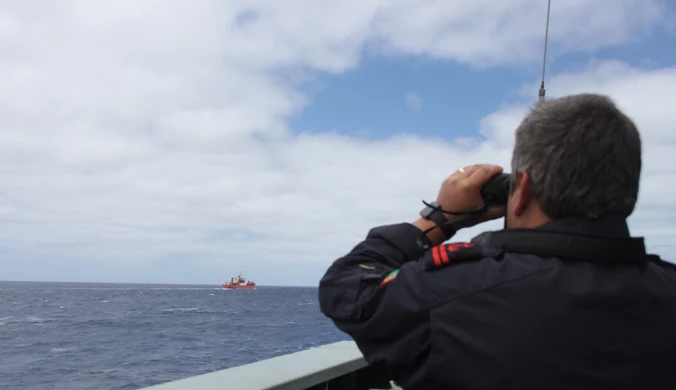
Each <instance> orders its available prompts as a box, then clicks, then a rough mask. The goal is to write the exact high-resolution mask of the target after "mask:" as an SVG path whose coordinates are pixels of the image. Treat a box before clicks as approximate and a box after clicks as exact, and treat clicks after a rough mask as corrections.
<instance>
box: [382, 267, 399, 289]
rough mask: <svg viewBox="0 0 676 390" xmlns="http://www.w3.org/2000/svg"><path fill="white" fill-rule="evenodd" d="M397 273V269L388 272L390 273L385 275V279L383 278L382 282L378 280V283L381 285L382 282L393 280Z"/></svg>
mask: <svg viewBox="0 0 676 390" xmlns="http://www.w3.org/2000/svg"><path fill="white" fill-rule="evenodd" d="M398 273H399V270H398V269H395V270H394V271H392V272H390V274H389V275H387V276H386V277H385V279H383V281H382V282H380V285H381V286H382V285H384V284H387V283H389V282H391V281H393V280H394V279H396V278H397V274H398Z"/></svg>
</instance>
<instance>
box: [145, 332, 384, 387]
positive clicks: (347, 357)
mask: <svg viewBox="0 0 676 390" xmlns="http://www.w3.org/2000/svg"><path fill="white" fill-rule="evenodd" d="M389 388H390V383H389V380H388V375H387V371H386V370H385V369H384V367H382V366H369V365H368V364H367V363H366V361H365V360H364V358H363V356H362V354H361V352H360V351H359V349H358V348H357V346H356V344H355V343H354V342H351V341H341V342H338V343H334V344H328V345H324V346H321V347H317V348H311V349H308V350H305V351H300V352H296V353H292V354H288V355H282V356H278V357H274V358H271V359H265V360H261V361H258V362H256V363H251V364H247V365H243V366H238V367H232V368H228V369H225V370H221V371H215V372H211V373H208V374H203V375H198V376H194V377H190V378H186V379H179V380H176V381H173V382H167V383H163V384H159V385H155V386H151V387H147V388H145V390H188V389H191V390H192V389H196V390H197V389H198V390H216V389H219V390H220V389H236V390H263V389H274V390H300V389H312V390H314V389H352V390H361V389H364V390H366V389H389Z"/></svg>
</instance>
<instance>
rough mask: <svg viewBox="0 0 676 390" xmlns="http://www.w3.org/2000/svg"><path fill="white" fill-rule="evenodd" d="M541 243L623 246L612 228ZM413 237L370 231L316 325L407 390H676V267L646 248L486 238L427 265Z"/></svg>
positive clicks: (619, 228)
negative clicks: (595, 252) (512, 244)
mask: <svg viewBox="0 0 676 390" xmlns="http://www.w3.org/2000/svg"><path fill="white" fill-rule="evenodd" d="M534 230H537V231H543V230H545V231H554V232H562V233H576V234H594V235H604V236H611V237H618V238H629V231H628V229H627V225H626V222H625V220H624V219H621V218H620V219H618V218H612V217H609V218H606V219H601V220H597V221H589V220H582V219H576V218H573V219H565V220H557V221H553V222H550V223H548V224H546V225H544V226H542V227H540V228H538V229H534ZM419 234H420V230H419V229H418V228H416V227H414V226H413V225H410V224H399V225H391V226H383V227H378V228H374V229H372V230H371V231H370V232H369V234H368V236H367V238H366V240H365V241H363V242H361V243H360V244H358V245H357V246H356V247H355V248H354V249H353V250H352V251H351V252H350V253H349V254H348V255H346V256H345V257H342V258H340V259H338V260H336V261H335V262H334V263H333V264H332V265H331V267H330V268H329V269H328V271H327V272H326V274H325V275H324V277H323V278H322V280H321V282H320V285H319V303H320V307H321V310H322V312H323V313H324V314H325V315H326V316H328V317H329V318H331V319H332V320H333V321H334V323H335V324H336V326H337V327H338V328H339V329H341V330H342V331H344V332H346V333H347V334H349V335H350V336H351V337H352V338H353V339H354V340H355V341H356V343H357V345H358V346H359V348H360V350H361V351H362V353H363V354H364V357H365V358H366V360H367V361H368V362H369V363H375V362H378V361H385V362H386V363H387V365H388V367H389V368H390V372H391V376H392V378H393V379H394V380H396V381H397V382H398V383H399V384H400V385H401V386H402V387H403V388H404V389H405V390H416V389H426V390H432V389H538V390H540V389H542V390H544V389H548V390H555V389H576V390H584V389H595V390H596V389H613V390H620V389H676V333H675V332H676V267H674V265H673V264H671V263H666V262H663V261H662V260H660V259H659V258H658V257H657V256H652V255H645V250H644V249H643V243H642V240H641V246H640V248H641V250H642V251H643V252H642V253H640V254H638V255H635V254H633V255H631V257H633V258H634V261H628V262H627V261H624V262H620V261H615V258H612V259H611V258H608V257H607V256H605V257H603V256H601V257H598V258H597V259H586V260H581V259H577V258H574V257H575V256H572V255H571V256H550V255H546V254H540V255H535V254H529V253H519V252H518V251H517V252H510V251H508V250H504V248H503V249H501V247H500V246H499V245H492V244H491V242H490V239H488V240H486V239H482V238H481V237H479V238H477V239H476V240H472V243H470V244H447V245H441V246H438V247H435V248H432V249H431V250H429V251H427V252H424V251H423V250H421V249H419V248H418V246H417V245H416V238H417V236H418V235H419ZM555 234H559V233H555ZM534 244H536V243H534ZM388 276H389V277H388Z"/></svg>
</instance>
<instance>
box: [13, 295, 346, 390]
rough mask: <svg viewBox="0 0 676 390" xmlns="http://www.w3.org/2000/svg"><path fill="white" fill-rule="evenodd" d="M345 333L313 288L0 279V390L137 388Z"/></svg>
mask: <svg viewBox="0 0 676 390" xmlns="http://www.w3.org/2000/svg"><path fill="white" fill-rule="evenodd" d="M348 339H349V338H348V337H347V336H346V335H345V334H344V333H342V332H340V331H338V330H337V329H336V328H335V326H334V325H333V324H332V323H331V322H330V320H328V319H327V318H326V317H324V316H323V315H322V314H321V313H320V311H319V306H318V303H317V289H316V288H310V287H256V289H254V290H224V289H222V288H220V287H219V286H185V285H181V286H177V285H130V284H82V283H28V282H0V389H3V390H18V389H22V390H28V389H41V390H43V389H64V390H66V389H67V390H80V389H88V390H90V389H101V390H107V389H111V390H112V389H139V388H142V387H146V386H150V385H154V384H158V383H163V382H167V381H171V380H176V379H180V378H186V377H189V376H193V375H198V374H204V373H208V372H212V371H215V370H220V369H224V368H228V367H234V366H238V365H243V364H247V363H252V362H256V361H258V360H261V359H267V358H271V357H274V356H279V355H283V354H288V353H292V352H297V351H300V350H304V349H308V348H312V347H317V346H320V345H323V344H328V343H333V342H337V341H341V340H348Z"/></svg>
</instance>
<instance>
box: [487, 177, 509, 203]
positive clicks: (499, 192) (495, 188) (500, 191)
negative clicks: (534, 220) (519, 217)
mask: <svg viewBox="0 0 676 390" xmlns="http://www.w3.org/2000/svg"><path fill="white" fill-rule="evenodd" d="M510 180H511V175H510V174H509V173H500V174H498V175H495V176H493V178H492V179H491V180H490V181H489V182H488V183H486V185H485V186H484V187H483V188H482V189H481V197H482V198H483V199H484V202H485V203H486V206H504V205H506V204H507V198H508V197H509V181H510Z"/></svg>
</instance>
